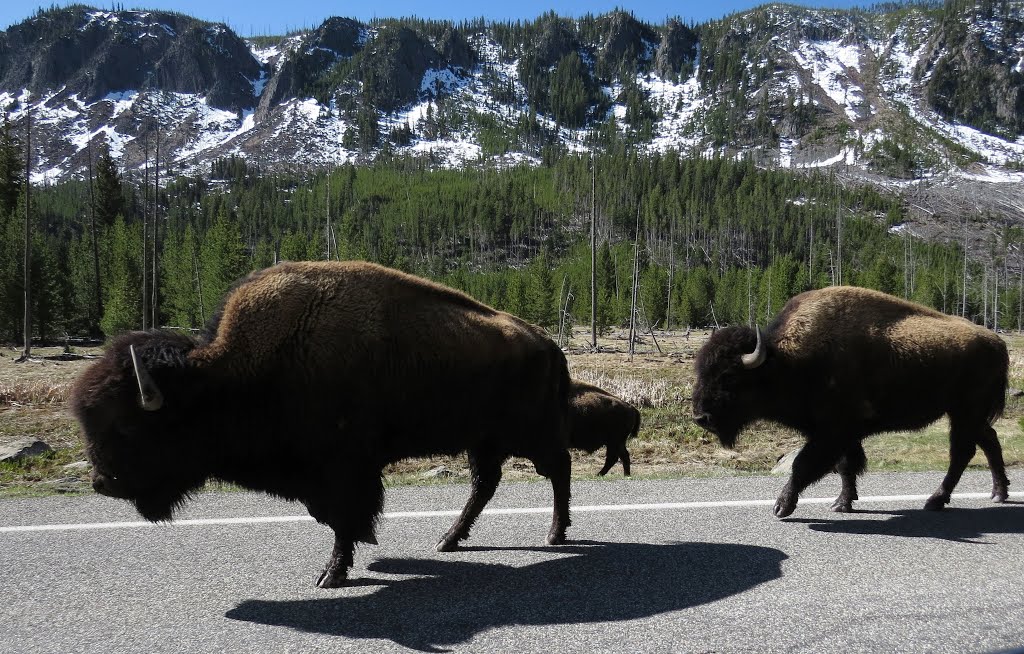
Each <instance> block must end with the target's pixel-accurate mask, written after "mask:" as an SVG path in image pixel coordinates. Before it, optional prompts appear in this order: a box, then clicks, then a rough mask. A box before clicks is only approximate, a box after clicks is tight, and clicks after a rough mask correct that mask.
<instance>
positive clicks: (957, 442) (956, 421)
mask: <svg viewBox="0 0 1024 654" xmlns="http://www.w3.org/2000/svg"><path fill="white" fill-rule="evenodd" d="M949 424H950V427H949V469H948V470H947V471H946V476H945V477H943V478H942V483H941V484H939V487H938V489H936V491H935V492H934V493H932V495H931V497H929V498H928V501H926V502H925V504H924V508H925V509H926V510H928V511H939V510H941V509H942V508H943V507H944V506H946V505H947V504H949V498H950V495H952V494H953V489H954V488H956V485H957V483H959V481H960V477H962V476H963V474H964V470H966V469H967V464H968V463H970V462H971V459H973V458H974V453H975V452H977V451H978V448H977V446H976V444H975V437H974V436H973V435H972V431H973V430H974V429H975V428H976V425H977V422H976V421H971V420H969V419H965V418H963V417H962V416H959V415H953V414H950V416H949ZM983 428H985V429H988V428H989V426H988V423H984V424H983ZM1001 459H1002V456H1001V455H1000V460H1001Z"/></svg>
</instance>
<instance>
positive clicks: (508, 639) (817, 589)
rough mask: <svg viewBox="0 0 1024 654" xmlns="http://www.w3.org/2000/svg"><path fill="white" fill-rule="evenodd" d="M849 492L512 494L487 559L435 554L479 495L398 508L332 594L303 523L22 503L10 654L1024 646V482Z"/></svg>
mask: <svg viewBox="0 0 1024 654" xmlns="http://www.w3.org/2000/svg"><path fill="white" fill-rule="evenodd" d="M940 478H941V473H921V474H869V475H867V476H866V477H865V478H864V479H863V481H862V483H861V496H862V497H864V498H865V499H864V500H862V501H861V502H859V503H858V506H859V507H860V509H861V511H860V512H858V513H856V514H851V515H837V514H833V513H831V512H830V511H829V510H828V507H829V503H830V502H831V498H832V497H833V496H834V495H835V494H836V493H837V492H838V486H839V483H838V479H837V478H835V476H832V477H831V478H828V479H826V480H825V481H823V482H822V483H820V484H818V485H817V486H815V487H813V488H811V489H809V490H808V491H807V492H806V493H805V495H804V498H803V499H802V500H801V503H800V505H799V506H798V507H797V510H796V512H795V513H794V514H793V516H792V517H791V518H789V519H787V520H778V519H776V518H774V517H773V516H772V515H771V505H772V503H773V502H774V497H775V494H776V493H777V492H778V490H779V489H780V488H781V486H782V484H783V481H784V480H783V479H781V478H778V477H731V478H722V479H682V480H659V481H642V480H622V479H619V480H608V481H594V482H575V483H574V485H573V509H574V513H573V523H574V524H573V526H572V527H571V528H570V530H569V537H570V538H571V539H572V542H571V543H569V544H567V545H565V546H561V547H547V546H543V545H542V543H543V541H544V536H545V534H546V531H547V526H548V523H549V520H550V502H551V492H550V486H549V485H548V484H547V483H546V482H543V481H540V482H538V483H508V484H503V485H502V486H501V487H500V488H499V490H498V493H497V495H496V496H495V498H494V500H493V501H492V502H491V505H490V506H489V511H491V512H489V513H487V514H485V515H483V516H482V517H481V518H480V520H479V522H478V524H477V527H476V529H475V530H474V532H473V537H472V538H471V539H470V540H469V541H468V542H467V543H466V547H465V549H464V550H462V551H459V552H456V553H450V554H438V553H436V552H434V549H433V545H434V543H435V542H436V540H437V539H438V537H439V536H440V535H441V534H442V533H444V531H445V530H446V529H447V527H448V526H449V524H450V523H451V522H452V520H453V519H454V513H455V512H456V511H457V510H458V509H459V508H461V505H462V503H463V501H464V500H465V497H466V493H467V487H466V486H465V485H461V484H450V485H442V486H428V487H402V488H393V489H389V490H388V495H387V505H386V508H385V511H386V512H387V513H386V515H385V517H384V518H383V519H382V522H381V525H380V528H379V531H378V540H379V541H380V545H379V546H373V547H371V546H366V547H362V548H360V549H359V550H358V551H357V553H356V566H355V568H354V569H353V572H352V578H353V579H352V584H351V585H350V586H349V587H346V588H343V589H338V590H320V589H317V588H315V587H314V586H313V582H314V579H315V578H316V576H317V573H318V572H319V571H320V569H321V566H322V565H323V564H324V563H325V562H326V559H327V556H328V554H329V553H330V547H331V542H332V538H331V534H330V532H329V531H328V530H327V528H325V527H323V526H321V525H318V524H316V523H315V522H312V521H311V520H310V519H309V518H308V516H305V515H303V511H302V507H301V506H300V505H297V504H289V503H284V502H279V501H276V500H273V499H270V498H267V497H265V496H262V495H257V494H249V493H231V492H222V493H208V494H204V495H202V496H201V497H200V498H198V499H197V500H196V501H194V502H193V503H191V504H190V505H189V506H188V507H187V508H186V510H185V511H183V512H182V514H181V515H180V517H179V522H177V523H176V524H174V525H170V526H167V525H162V526H147V525H146V523H142V522H140V518H139V517H138V515H137V514H135V513H134V512H133V510H132V509H131V507H130V506H129V505H128V504H126V503H124V502H121V501H118V500H112V499H109V498H104V497H99V496H83V497H53V498H41V499H24V500H3V501H0V652H4V653H6V652H33V653H36V652H61V653H66V652H103V653H104V654H109V653H110V652H147V653H149V652H204V653H205V652H311V651H316V652H393V651H394V652H397V651H425V652H438V651H468V652H513V651H516V652H581V653H583V652H588V653H589V652H751V653H753V652H758V653H760V652H808V653H810V652H815V653H819V652H956V653H960V652H996V651H1004V650H1008V649H1012V648H1015V647H1020V646H1024V536H1022V534H1024V493H1021V492H1020V491H1019V490H1017V489H1020V490H1024V471H1017V470H1015V471H1011V475H1010V479H1011V482H1012V485H1011V490H1013V491H1016V492H1014V493H1013V494H1012V495H1011V500H1010V502H1008V503H1007V504H1005V505H1002V506H999V505H993V504H992V503H991V502H990V501H989V500H988V499H987V491H988V489H989V486H990V481H989V477H988V474H987V473H986V472H971V473H968V474H967V475H966V476H965V477H964V480H963V481H962V482H961V484H960V487H959V488H958V489H957V490H958V492H959V493H960V495H959V496H954V500H953V503H952V505H951V506H950V507H949V509H947V510H946V511H944V512H942V513H929V512H925V511H922V510H921V506H922V505H923V504H924V496H925V495H927V494H928V493H929V492H931V491H932V490H933V489H934V487H935V486H936V485H937V484H938V481H939V479H940Z"/></svg>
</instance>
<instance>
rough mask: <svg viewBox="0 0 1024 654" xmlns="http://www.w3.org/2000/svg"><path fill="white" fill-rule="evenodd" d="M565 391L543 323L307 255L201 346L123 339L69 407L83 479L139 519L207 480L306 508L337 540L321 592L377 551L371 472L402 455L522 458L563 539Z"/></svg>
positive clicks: (466, 524)
mask: <svg viewBox="0 0 1024 654" xmlns="http://www.w3.org/2000/svg"><path fill="white" fill-rule="evenodd" d="M568 397H569V374H568V369H567V366H566V361H565V357H564V355H563V354H562V352H561V350H559V349H558V347H556V346H555V344H554V343H553V342H552V341H551V340H550V339H548V338H547V336H546V335H545V334H544V332H543V330H541V329H540V328H538V327H535V326H533V325H530V324H528V323H525V322H523V321H522V320H519V319H518V318H516V317H514V316H511V315H509V314H507V313H502V312H500V311H495V310H494V309H491V308H490V307H487V306H485V305H483V304H481V303H479V302H477V301H475V300H473V299H472V298H470V297H469V296H467V295H465V294H463V293H460V292H458V291H455V290H452V289H449V288H446V287H444V286H441V285H438V284H435V283H432V282H429V281H426V280H423V279H419V278H417V277H413V276H412V275H407V274H404V273H401V272H398V271H394V270H390V269H387V268H384V267H381V266H378V265H375V264H370V263H361V262H346V263H336V262H320V263H311V262H304V263H284V264H281V265H278V266H274V267H272V268H268V269H266V270H263V271H260V272H256V273H253V274H252V275H250V276H249V277H248V278H246V279H245V280H243V281H242V282H241V283H240V284H239V285H238V286H237V287H236V288H235V289H234V290H233V291H231V292H230V293H229V294H228V295H227V297H226V298H225V301H224V305H223V308H222V310H221V312H220V315H219V316H218V317H217V318H216V319H215V320H214V321H213V323H212V324H211V328H210V329H209V333H208V334H207V336H206V337H204V338H200V339H198V340H196V339H192V338H190V337H187V336H183V335H180V334H174V333H168V332H163V331H151V332H134V333H129V334H126V335H123V336H121V337H120V338H118V339H116V340H115V341H114V342H113V343H112V344H111V346H110V347H109V349H108V350H107V352H106V353H105V354H104V356H103V358H102V359H101V360H100V361H99V362H97V363H95V364H94V365H93V366H91V367H90V368H89V369H87V370H86V371H85V372H84V373H83V374H82V376H81V377H80V378H79V379H78V380H77V381H76V383H75V386H74V389H73V393H72V407H73V410H74V413H75V416H76V417H77V418H78V420H79V421H80V422H81V424H82V427H83V432H84V439H85V445H86V452H87V454H88V456H89V459H90V460H91V462H92V464H93V487H94V488H95V489H96V491H97V492H99V493H102V494H105V495H110V496H113V497H118V498H124V499H127V500H129V501H131V502H132V503H133V504H134V505H135V507H136V508H137V509H138V511H139V513H141V514H142V516H143V517H145V518H146V519H148V520H152V521H160V520H169V519H170V518H171V517H172V515H173V513H174V511H175V509H176V508H177V507H179V506H180V505H181V504H182V503H183V502H185V500H186V499H187V498H188V497H189V496H190V495H191V494H192V493H193V492H194V491H196V490H197V489H199V488H201V487H202V486H203V485H204V484H205V483H206V481H207V480H209V479H219V480H223V481H227V482H231V483H235V484H238V485H240V486H244V487H246V488H250V489H254V490H260V491H265V492H267V493H270V494H273V495H276V496H279V497H282V498H285V499H289V500H299V501H301V502H303V503H304V504H305V505H306V508H307V509H308V510H309V513H310V515H312V516H313V517H314V518H315V519H316V520H317V521H319V522H321V523H324V524H326V525H328V526H330V527H331V528H332V529H333V530H334V534H335V543H334V551H333V554H332V555H331V558H330V561H329V562H328V564H327V567H326V569H325V570H324V572H323V573H322V574H321V575H320V577H319V579H318V581H317V584H318V585H319V586H321V587H324V588H327V587H336V586H339V585H341V584H342V583H344V580H345V579H346V576H347V573H348V569H349V568H350V567H351V566H352V555H353V548H354V544H355V543H356V542H357V541H361V542H375V541H374V529H375V524H376V521H377V519H378V517H379V515H380V513H381V508H382V503H383V486H382V478H381V472H382V469H383V468H384V466H386V465H387V464H389V463H392V462H394V461H397V460H399V459H404V458H407V457H417V456H428V455H454V454H457V453H460V452H468V454H469V460H470V462H471V464H472V466H473V469H474V471H475V472H474V475H475V477H480V478H482V479H489V478H498V477H500V474H501V464H502V462H503V461H505V459H506V458H508V457H509V456H520V457H525V458H527V459H529V460H530V461H532V462H533V464H534V466H535V468H536V469H537V472H538V473H540V474H542V475H544V476H547V477H549V478H550V480H551V485H552V488H553V490H554V515H553V519H552V523H551V530H550V532H549V533H548V536H547V542H548V543H549V544H558V543H562V542H564V540H565V531H566V528H567V527H568V526H569V524H570V521H569V475H570V460H569V454H568V451H567V449H566V448H567V442H568V440H567V439H568V435H567V434H568V427H567V421H568V418H567V412H568ZM485 490H486V489H485ZM491 492H493V488H492V489H491ZM490 497H491V495H490V494H489V493H487V492H476V490H474V492H473V493H472V494H471V495H470V498H469V501H468V502H467V504H466V506H465V508H464V509H463V511H462V514H461V516H460V517H459V519H458V520H457V521H456V522H455V524H454V525H453V526H452V528H451V529H450V530H449V531H448V533H447V534H446V535H445V536H444V537H443V538H442V540H441V543H439V545H438V547H439V549H451V548H452V547H454V546H455V545H456V544H457V543H458V541H459V540H461V539H464V538H466V537H468V535H469V530H470V527H471V526H472V525H473V522H474V520H475V519H476V518H477V516H478V515H479V514H480V512H481V510H482V509H483V507H484V505H485V504H486V503H487V501H488V500H489V499H490Z"/></svg>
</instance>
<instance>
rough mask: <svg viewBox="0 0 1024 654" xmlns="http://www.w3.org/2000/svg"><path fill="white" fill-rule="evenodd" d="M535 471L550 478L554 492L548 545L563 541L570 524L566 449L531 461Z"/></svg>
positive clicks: (568, 471)
mask: <svg viewBox="0 0 1024 654" xmlns="http://www.w3.org/2000/svg"><path fill="white" fill-rule="evenodd" d="M533 465H534V467H536V468H537V472H538V473H539V474H541V475H543V476H545V477H547V478H548V479H550V480H551V490H552V492H553V494H554V510H553V511H552V516H551V529H550V530H548V536H547V539H546V542H547V544H548V545H562V544H563V543H565V531H566V529H568V528H569V526H570V525H571V524H572V520H571V519H570V518H569V495H570V490H569V479H570V477H571V476H572V459H571V458H570V457H569V451H568V450H564V449H563V450H559V451H557V452H554V453H552V454H551V455H550V456H549V457H548V458H547V459H546V460H543V461H541V460H535V461H534V462H533Z"/></svg>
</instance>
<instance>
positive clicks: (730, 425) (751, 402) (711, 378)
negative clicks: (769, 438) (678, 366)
mask: <svg viewBox="0 0 1024 654" xmlns="http://www.w3.org/2000/svg"><path fill="white" fill-rule="evenodd" d="M767 355H768V345H767V343H766V342H765V341H764V339H762V337H761V329H760V328H757V329H756V330H755V329H751V328H749V327H727V328H726V329H721V330H719V331H717V332H715V333H714V334H712V336H711V338H710V339H708V342H707V343H705V344H704V347H702V348H701V350H700V352H698V353H697V361H696V371H697V381H696V383H695V384H694V388H693V421H694V422H695V423H696V424H697V425H698V426H700V427H703V428H704V429H707V430H708V431H710V432H712V433H714V434H715V435H716V436H718V440H719V441H720V442H721V443H722V445H725V446H726V447H732V446H733V445H735V444H736V437H737V435H738V434H739V432H740V430H741V429H743V427H744V426H745V425H746V424H747V423H749V422H751V421H752V420H753V419H755V418H756V417H758V415H759V412H758V405H759V403H760V398H761V395H762V392H761V388H762V385H761V378H762V370H761V369H760V368H761V366H762V365H763V364H764V362H765V360H766V358H767Z"/></svg>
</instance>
